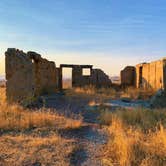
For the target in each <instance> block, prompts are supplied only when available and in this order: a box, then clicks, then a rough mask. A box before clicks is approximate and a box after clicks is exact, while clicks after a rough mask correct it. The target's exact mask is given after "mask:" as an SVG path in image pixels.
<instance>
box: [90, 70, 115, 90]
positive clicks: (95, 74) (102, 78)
mask: <svg viewBox="0 0 166 166" xmlns="http://www.w3.org/2000/svg"><path fill="white" fill-rule="evenodd" d="M91 80H92V85H94V86H96V87H97V88H102V87H105V88H107V87H111V85H112V81H111V80H110V79H109V76H108V75H107V74H105V73H104V71H102V70H101V69H93V70H92V76H91Z"/></svg>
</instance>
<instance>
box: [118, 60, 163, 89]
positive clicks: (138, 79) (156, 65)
mask: <svg viewBox="0 0 166 166" xmlns="http://www.w3.org/2000/svg"><path fill="white" fill-rule="evenodd" d="M121 84H122V85H126V86H134V87H136V88H143V89H153V90H158V89H166V59H160V60H158V61H154V62H151V63H141V64H138V65H136V66H135V67H134V66H130V67H129V66H128V67H126V68H125V69H124V70H122V71H121Z"/></svg>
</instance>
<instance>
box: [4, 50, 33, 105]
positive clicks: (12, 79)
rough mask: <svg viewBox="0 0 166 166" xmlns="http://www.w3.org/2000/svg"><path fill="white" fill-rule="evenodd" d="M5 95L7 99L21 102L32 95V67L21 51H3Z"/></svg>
mask: <svg viewBox="0 0 166 166" xmlns="http://www.w3.org/2000/svg"><path fill="white" fill-rule="evenodd" d="M5 55H6V56H5V58H6V59H5V63H6V65H5V68H6V80H7V82H6V95H7V99H8V101H14V102H17V101H19V102H21V101H22V100H23V99H25V98H26V99H27V98H31V97H32V96H34V89H35V82H34V78H35V77H34V67H33V63H32V60H31V59H30V57H28V56H27V55H26V54H25V53H24V52H23V51H19V50H16V49H8V50H7V52H6V53H5Z"/></svg>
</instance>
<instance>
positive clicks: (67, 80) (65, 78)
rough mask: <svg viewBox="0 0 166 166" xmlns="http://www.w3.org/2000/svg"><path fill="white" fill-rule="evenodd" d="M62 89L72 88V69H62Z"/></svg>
mask: <svg viewBox="0 0 166 166" xmlns="http://www.w3.org/2000/svg"><path fill="white" fill-rule="evenodd" d="M62 88H63V89H71V88H72V68H65V67H63V68H62Z"/></svg>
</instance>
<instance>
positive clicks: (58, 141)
mask: <svg viewBox="0 0 166 166" xmlns="http://www.w3.org/2000/svg"><path fill="white" fill-rule="evenodd" d="M31 135H32V136H31ZM74 149H75V144H74V142H73V140H66V139H63V138H61V137H59V136H58V135H56V134H52V135H51V136H47V137H41V136H33V134H32V133H31V134H30V135H23V134H22V135H18V136H12V135H4V136H1V137H0V165H3V166H9V165H16V166H20V165H35V164H36V165H39V164H42V165H59V166H62V165H65V166H67V165H70V158H68V156H69V155H70V154H71V153H72V151H73V150H74Z"/></svg>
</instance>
